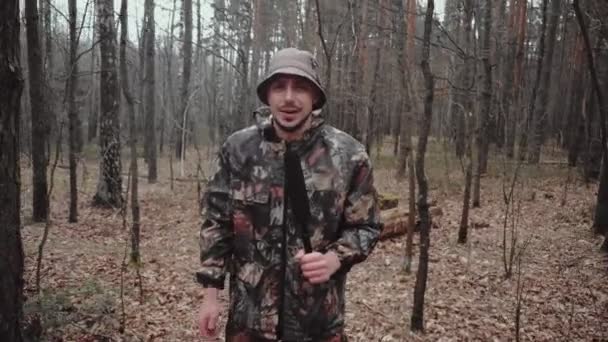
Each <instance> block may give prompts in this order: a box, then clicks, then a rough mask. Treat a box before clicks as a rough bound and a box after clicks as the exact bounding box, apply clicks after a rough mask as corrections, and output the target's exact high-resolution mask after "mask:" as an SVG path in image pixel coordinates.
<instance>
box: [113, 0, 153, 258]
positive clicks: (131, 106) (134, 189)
mask: <svg viewBox="0 0 608 342" xmlns="http://www.w3.org/2000/svg"><path fill="white" fill-rule="evenodd" d="M152 6H153V5H152ZM120 26H121V31H120V79H121V80H122V93H123V95H124V97H125V100H126V101H127V107H128V108H127V111H128V115H129V149H130V151H131V166H130V167H131V171H130V173H131V215H132V216H133V224H132V226H131V262H132V263H135V264H139V262H140V253H139V241H140V234H139V231H140V213H139V199H138V183H139V182H138V178H139V177H138V170H137V127H136V126H135V125H136V123H135V100H134V99H133V95H132V94H131V86H130V84H129V72H128V70H127V57H126V49H127V37H128V35H129V29H128V15H127V0H122V5H121V7H120Z"/></svg>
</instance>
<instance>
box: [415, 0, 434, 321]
mask: <svg viewBox="0 0 608 342" xmlns="http://www.w3.org/2000/svg"><path fill="white" fill-rule="evenodd" d="M434 9H435V1H434V0H427V9H426V15H425V18H424V35H423V43H422V44H423V45H422V60H421V63H420V64H421V67H422V74H423V75H424V84H425V87H426V95H425V97H424V116H423V117H422V118H421V119H420V121H419V122H420V125H419V132H420V133H419V141H418V150H417V151H416V152H417V153H416V178H417V180H418V191H419V195H418V214H419V217H420V256H419V261H418V273H417V274H416V285H415V286H414V305H413V308H412V318H411V329H412V330H413V331H422V330H424V294H425V292H426V281H427V277H428V273H429V247H430V244H431V239H430V230H431V217H430V214H429V203H428V199H427V198H428V182H427V179H426V174H425V171H424V170H425V169H424V159H425V156H426V146H427V143H428V138H429V133H430V131H431V122H432V119H433V97H434V93H435V81H434V76H433V73H432V71H431V66H430V54H431V35H432V28H433V12H434Z"/></svg>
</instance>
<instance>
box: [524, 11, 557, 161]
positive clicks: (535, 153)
mask: <svg viewBox="0 0 608 342" xmlns="http://www.w3.org/2000/svg"><path fill="white" fill-rule="evenodd" d="M560 10H561V1H560V0H551V17H550V19H549V22H548V25H549V26H548V31H547V35H546V37H545V39H544V40H545V41H546V43H547V44H546V45H547V50H546V56H545V57H544V58H545V59H544V62H543V64H544V65H543V67H542V73H541V77H540V87H539V94H538V105H536V106H535V107H536V108H535V111H536V113H534V117H533V120H532V126H531V132H533V135H532V141H531V144H530V151H529V156H528V158H529V161H530V163H533V164H537V163H538V162H539V161H540V150H541V146H542V143H543V136H544V129H545V128H544V127H545V126H546V124H547V121H548V120H547V116H548V112H547V105H548V102H549V89H551V74H552V72H551V71H552V67H553V55H554V53H553V52H554V51H555V43H556V39H557V24H558V23H559V17H560V14H561V13H560V12H561V11H560Z"/></svg>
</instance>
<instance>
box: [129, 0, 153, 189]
mask: <svg viewBox="0 0 608 342" xmlns="http://www.w3.org/2000/svg"><path fill="white" fill-rule="evenodd" d="M124 1H125V2H126V1H127V0H124ZM144 6H145V10H144V11H145V13H144V16H145V18H146V28H145V31H144V32H145V36H144V37H143V38H144V40H145V44H144V46H145V53H146V58H145V94H146V95H145V102H144V103H145V104H144V106H145V107H144V112H145V117H146V123H145V125H144V131H145V132H146V133H145V136H146V143H145V145H146V146H148V151H147V152H148V154H147V155H146V161H147V162H148V183H156V180H157V178H158V172H157V160H156V113H155V112H156V75H155V66H156V63H155V60H156V56H155V47H154V45H155V44H154V42H155V36H156V34H155V25H156V24H155V21H154V0H146V2H145V5H144ZM125 27H126V23H125Z"/></svg>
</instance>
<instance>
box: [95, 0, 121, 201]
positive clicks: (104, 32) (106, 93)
mask: <svg viewBox="0 0 608 342" xmlns="http://www.w3.org/2000/svg"><path fill="white" fill-rule="evenodd" d="M97 15H98V18H97V23H98V25H99V26H98V30H99V39H100V41H101V45H100V51H101V78H100V85H99V89H100V102H101V105H100V110H101V120H100V132H99V150H100V154H101V158H100V166H99V183H98V184H97V193H96V194H95V196H94V198H93V204H94V205H97V206H104V207H115V208H120V207H121V205H122V201H123V198H122V179H121V176H120V174H121V169H122V166H121V161H120V121H119V119H118V112H119V93H118V90H119V89H118V74H117V70H116V44H115V39H116V32H115V30H114V2H113V0H98V1H97Z"/></svg>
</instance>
